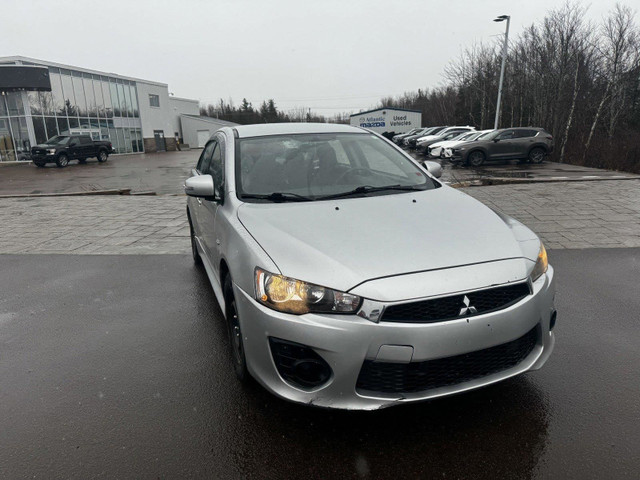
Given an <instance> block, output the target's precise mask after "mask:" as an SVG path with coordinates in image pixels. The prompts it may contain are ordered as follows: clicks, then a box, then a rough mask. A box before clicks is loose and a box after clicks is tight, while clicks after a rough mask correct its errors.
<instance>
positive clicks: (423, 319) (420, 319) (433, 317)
mask: <svg viewBox="0 0 640 480" xmlns="http://www.w3.org/2000/svg"><path fill="white" fill-rule="evenodd" d="M530 293H531V290H530V289H529V284H528V283H518V284H515V285H507V286H504V287H497V288H489V289H486V290H478V291H475V292H470V293H467V294H460V295H452V296H450V297H441V298H434V299H433V300H422V301H420V302H411V303H403V304H401V305H391V306H390V307H387V308H386V309H385V311H384V314H383V315H382V319H381V321H383V322H410V323H434V322H442V321H445V320H452V319H454V318H468V317H472V316H474V315H482V314H484V313H489V312H494V311H496V310H502V309H503V308H507V307H509V306H511V305H513V304H514V303H516V302H519V301H520V300H522V299H523V298H525V297H526V296H527V295H529V294H530ZM465 296H466V297H467V299H468V302H467V301H465ZM471 307H473V309H472V308H471ZM465 309H466V310H465ZM474 309H475V312H474Z"/></svg>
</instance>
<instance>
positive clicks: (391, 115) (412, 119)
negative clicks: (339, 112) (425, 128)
mask: <svg viewBox="0 0 640 480" xmlns="http://www.w3.org/2000/svg"><path fill="white" fill-rule="evenodd" d="M349 123H350V124H351V125H355V126H358V127H363V128H367V129H369V130H372V131H374V132H376V133H380V134H382V133H386V132H395V133H396V134H398V133H404V132H408V131H409V130H411V129H412V128H418V127H420V126H422V113H420V112H409V111H406V110H396V109H393V108H380V109H378V110H373V111H370V112H363V113H357V114H355V115H352V116H351V117H350V119H349Z"/></svg>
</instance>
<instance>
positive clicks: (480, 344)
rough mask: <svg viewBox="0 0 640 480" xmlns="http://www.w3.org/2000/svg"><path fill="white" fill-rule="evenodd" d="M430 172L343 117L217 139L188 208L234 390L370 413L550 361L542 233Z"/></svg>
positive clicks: (552, 314) (197, 174) (549, 277)
mask: <svg viewBox="0 0 640 480" xmlns="http://www.w3.org/2000/svg"><path fill="white" fill-rule="evenodd" d="M426 168H427V169H428V170H426V169H425V167H422V166H420V165H419V164H418V163H416V162H415V161H414V160H413V159H412V158H411V157H409V156H408V155H406V154H405V153H404V152H403V151H402V150H401V149H400V148H398V147H396V146H395V145H393V144H392V143H391V142H389V141H387V140H386V139H384V138H382V137H381V136H379V135H376V134H374V133H371V132H369V131H367V130H364V129H361V128H358V127H351V126H347V125H328V124H309V123H308V124H268V125H246V126H238V127H235V128H223V129H221V130H219V131H218V132H216V133H215V134H214V135H213V137H212V138H211V139H210V141H209V142H208V143H207V145H206V146H205V148H204V150H203V152H202V154H201V156H200V159H199V160H198V164H197V166H196V168H195V169H194V171H193V172H192V173H193V176H192V177H191V178H189V179H187V181H186V182H185V192H186V193H187V194H188V195H189V197H188V201H187V215H188V219H189V224H190V227H191V244H192V250H193V257H194V260H195V261H196V263H197V264H201V265H203V267H204V268H205V270H206V272H207V275H208V277H209V279H210V281H211V285H212V286H213V292H214V294H215V296H216V298H217V301H218V303H219V304H220V306H221V309H222V311H223V312H224V314H225V318H226V323H227V325H228V330H229V335H230V347H231V348H230V350H231V358H232V364H233V367H234V369H235V373H236V374H237V376H238V378H239V379H240V380H242V381H246V380H248V379H249V377H253V378H254V379H255V380H257V381H258V382H259V383H260V384H262V385H263V386H264V387H265V388H266V389H267V390H269V391H271V392H272V393H274V394H276V395H278V396H280V397H282V398H285V399H288V400H292V401H295V402H301V403H307V404H313V405H318V406H322V407H332V408H343V409H377V408H381V407H386V406H390V405H396V404H401V403H409V402H415V401H420V400H425V399H429V398H434V397H440V396H444V395H450V394H454V393H459V392H463V391H466V390H470V389H474V388H478V387H482V386H484V385H489V384H491V383H495V382H498V381H501V380H504V379H506V378H509V377H513V376H514V375H518V374H521V373H524V372H526V371H529V370H536V369H538V368H540V367H541V366H542V365H543V364H544V363H545V362H546V360H547V359H548V358H549V355H550V354H551V351H552V350H553V345H554V334H553V327H554V325H555V320H556V310H555V307H554V291H555V287H554V275H553V268H552V267H551V266H549V265H548V263H547V254H546V251H545V249H544V246H543V245H542V243H541V241H540V239H539V238H538V237H537V236H536V235H535V234H534V233H533V232H532V231H531V230H529V229H528V228H527V227H525V226H524V225H522V224H521V223H519V222H518V221H516V220H514V219H512V218H510V217H507V216H505V215H503V214H501V213H499V212H495V211H493V210H491V209H490V208H488V207H486V206H485V205H483V204H482V203H480V202H478V201H476V200H474V199H473V198H471V197H469V196H467V195H465V194H464V193H462V192H460V191H459V190H456V189H453V188H450V187H448V186H446V185H444V184H443V183H441V182H440V181H439V180H437V177H439V175H440V173H441V170H440V167H439V165H437V164H433V163H431V162H426Z"/></svg>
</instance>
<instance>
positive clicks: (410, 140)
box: [402, 126, 447, 148]
mask: <svg viewBox="0 0 640 480" xmlns="http://www.w3.org/2000/svg"><path fill="white" fill-rule="evenodd" d="M445 128H447V127H444V126H440V127H431V128H425V129H424V130H423V131H422V132H420V133H418V134H416V135H412V136H410V137H407V138H405V139H404V140H403V142H402V144H403V146H405V147H407V148H416V142H417V140H418V139H419V138H422V137H426V136H427V135H435V134H437V133H438V132H440V131H441V130H444V129H445Z"/></svg>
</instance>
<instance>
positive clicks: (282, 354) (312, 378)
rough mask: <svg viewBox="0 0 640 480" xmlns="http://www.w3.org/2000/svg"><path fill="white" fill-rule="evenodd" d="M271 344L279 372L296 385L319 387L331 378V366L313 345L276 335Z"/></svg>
mask: <svg viewBox="0 0 640 480" xmlns="http://www.w3.org/2000/svg"><path fill="white" fill-rule="evenodd" d="M269 345H270V346H271V354H272V356H273V361H274V363H275V365H276V369H277V370H278V373H279V374H280V376H281V377H282V378H283V379H284V380H285V381H287V382H289V383H291V384H293V385H295V386H296V387H300V388H303V389H311V388H317V387H319V386H321V385H324V384H325V383H327V382H328V381H329V379H330V378H331V374H332V370H331V367H330V366H329V364H328V363H327V362H326V361H325V360H324V359H323V358H322V357H321V356H320V355H318V354H317V353H316V352H315V350H313V349H312V348H311V347H308V346H306V345H302V344H299V343H294V342H289V341H286V340H282V339H280V338H274V337H270V338H269Z"/></svg>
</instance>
